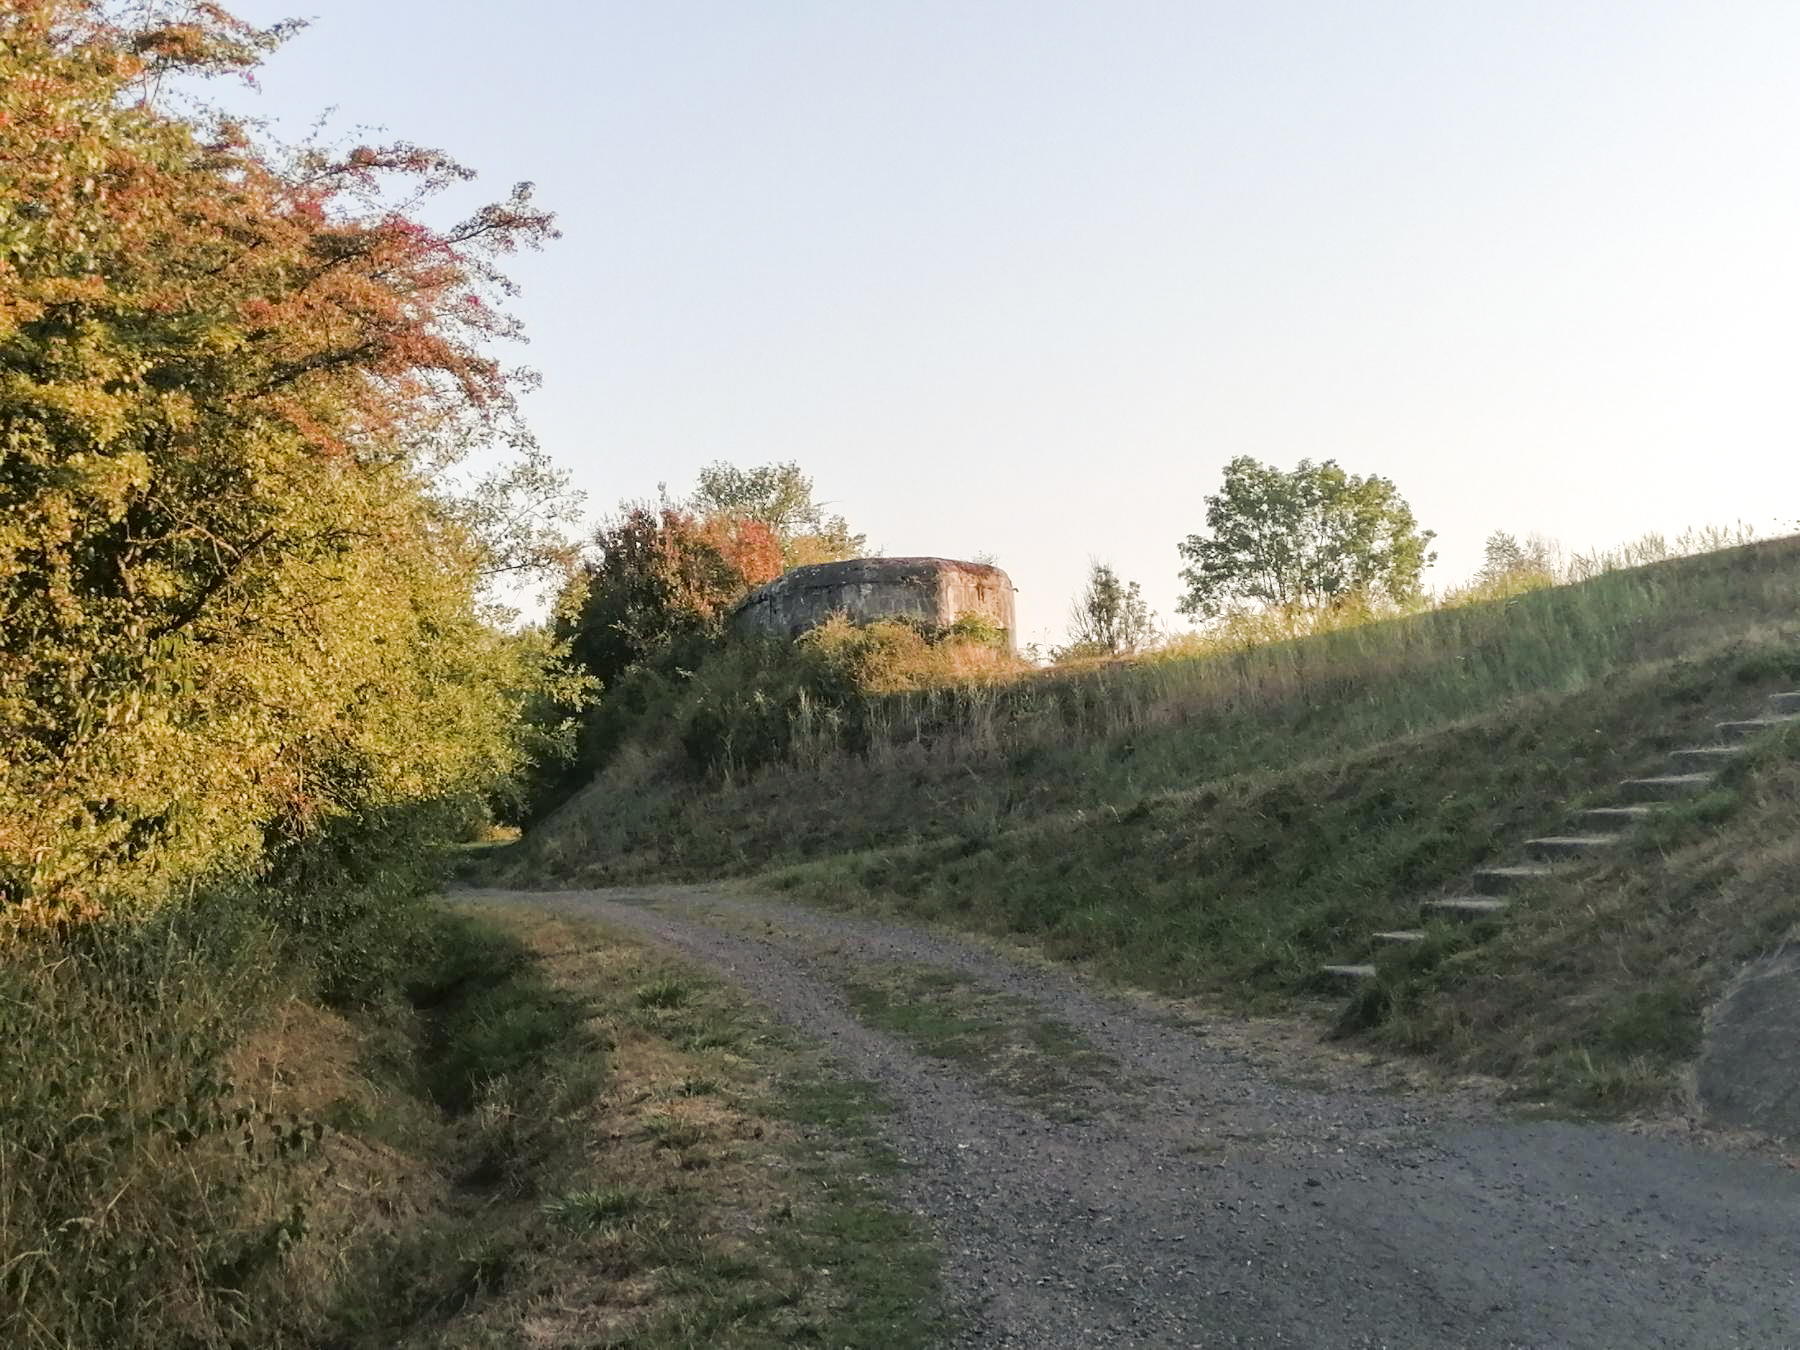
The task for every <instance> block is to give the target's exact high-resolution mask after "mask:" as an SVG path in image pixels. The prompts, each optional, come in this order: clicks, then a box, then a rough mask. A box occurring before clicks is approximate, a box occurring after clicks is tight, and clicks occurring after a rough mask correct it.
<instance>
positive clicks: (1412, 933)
mask: <svg viewBox="0 0 1800 1350" xmlns="http://www.w3.org/2000/svg"><path fill="white" fill-rule="evenodd" d="M1375 940H1376V941H1377V942H1387V943H1396V944H1399V943H1407V942H1423V941H1424V940H1425V930H1424V929H1423V928H1393V929H1389V930H1388V931H1387V932H1385V933H1377V934H1375Z"/></svg>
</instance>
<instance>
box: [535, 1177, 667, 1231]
mask: <svg viewBox="0 0 1800 1350" xmlns="http://www.w3.org/2000/svg"><path fill="white" fill-rule="evenodd" d="M644 1205H645V1201H644V1196H643V1193H642V1192H640V1191H637V1190H635V1189H632V1188H630V1187H626V1186H588V1187H584V1188H582V1189H581V1190H574V1191H567V1192H565V1193H564V1194H562V1195H559V1196H557V1197H556V1198H555V1199H554V1200H549V1201H546V1202H545V1204H544V1207H543V1209H544V1217H545V1218H547V1219H549V1220H550V1222H551V1223H553V1224H555V1225H556V1226H557V1227H558V1228H563V1229H567V1230H568V1231H569V1232H572V1233H594V1232H600V1231H603V1230H605V1229H609V1228H612V1227H614V1226H615V1225H616V1224H617V1223H618V1222H619V1220H621V1219H628V1218H630V1217H631V1216H632V1215H634V1214H637V1213H640V1212H641V1211H642V1210H643V1208H644Z"/></svg>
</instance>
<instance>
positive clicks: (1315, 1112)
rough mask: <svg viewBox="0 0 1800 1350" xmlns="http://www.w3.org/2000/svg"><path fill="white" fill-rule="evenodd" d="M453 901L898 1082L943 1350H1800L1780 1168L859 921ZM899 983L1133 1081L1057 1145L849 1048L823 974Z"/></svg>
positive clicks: (1795, 1180) (952, 1074)
mask: <svg viewBox="0 0 1800 1350" xmlns="http://www.w3.org/2000/svg"><path fill="white" fill-rule="evenodd" d="M460 895H461V896H463V897H466V898H468V899H471V900H479V901H483V902H486V903H521V904H530V905H535V906H543V907H546V908H554V909H560V910H567V911H571V912H576V913H581V914H587V915H591V916H593V917H595V918H599V919H603V920H605V921H607V922H609V923H613V924H616V925H619V926H621V927H624V928H629V929H633V930H636V931H637V932H639V933H641V934H644V935H646V936H648V937H651V938H654V939H657V940H659V941H662V942H665V943H667V944H669V945H670V946H672V947H674V948H676V949H678V950H679V951H681V952H682V953H684V954H685V955H687V956H688V957H690V958H692V959H694V960H696V961H698V962H701V963H703V964H705V965H707V966H709V967H711V968H713V969H714V970H716V971H717V972H719V973H720V974H722V975H723V976H725V977H726V978H728V979H730V980H732V981H733V982H735V983H736V984H738V985H739V986H741V987H742V988H743V989H745V990H746V991H747V992H748V993H750V994H751V995H752V996H753V997H754V998H756V999H757V1000H758V1001H759V1002H760V1003H762V1004H763V1005H765V1006H766V1007H768V1008H769V1009H770V1010H771V1011H772V1012H773V1013H774V1014H776V1015H777V1016H779V1017H781V1018H783V1019H784V1020H787V1021H789V1022H791V1023H792V1024H794V1025H795V1026H797V1027H799V1028H801V1029H802V1030H804V1031H806V1032H807V1033H809V1034H811V1035H813V1036H816V1037H818V1038H819V1039H821V1040H823V1041H825V1042H826V1043H827V1044H829V1045H830V1046H831V1047H832V1049H833V1050H834V1051H835V1052H836V1054H837V1055H838V1056H839V1057H841V1059H842V1060H843V1061H844V1062H845V1064H846V1065H847V1066H848V1067H849V1068H850V1069H851V1070H853V1071H854V1072H855V1073H857V1074H859V1075H861V1076H865V1077H868V1078H870V1079H872V1080H874V1081H876V1082H879V1083H880V1084H882V1085H883V1087H884V1088H886V1089H887V1091H888V1092H889V1093H890V1094H891V1095H892V1097H893V1098H894V1100H895V1101H896V1102H897V1103H898V1106H899V1109H898V1112H897V1114H896V1116H895V1118H894V1120H893V1122H892V1126H891V1129H892V1142H893V1143H894V1145H895V1147H896V1148H898V1150H899V1151H900V1153H901V1155H902V1156H903V1157H904V1158H905V1159H907V1161H908V1162H909V1163H911V1164H912V1167H911V1168H910V1169H909V1170H908V1171H907V1172H906V1173H905V1174H904V1179H903V1180H902V1182H901V1183H900V1187H901V1193H902V1199H903V1201H904V1202H905V1203H907V1204H910V1205H911V1206H913V1207H914V1208H915V1209H917V1210H918V1211H919V1212H921V1213H923V1214H926V1215H928V1216H929V1217H930V1219H931V1220H932V1222H933V1224H934V1225H935V1226H936V1228H937V1231H938V1232H939V1234H940V1235H941V1238H942V1241H943V1244H944V1250H945V1256H946V1272H945V1274H946V1282H947V1285H948V1287H949V1288H950V1290H951V1292H952V1294H953V1296H954V1297H955V1298H956V1300H957V1302H958V1304H959V1307H960V1309H961V1311H962V1313H963V1315H964V1321H963V1327H962V1331H961V1334H960V1338H959V1340H958V1342H957V1344H960V1345H971V1346H975V1345H978V1346H999V1347H1031V1348H1032V1350H1056V1348H1058V1347H1089V1346H1095V1347H1102V1346H1316V1347H1347V1348H1348V1347H1364V1346H1381V1347H1396V1348H1397V1347H1413V1346H1417V1347H1432V1348H1433V1350H1447V1348H1449V1347H1459V1346H1471V1347H1472V1346H1482V1347H1489V1346H1492V1347H1534V1348H1536V1347H1544V1348H1546V1350H1547V1348H1548V1347H1590V1346H1593V1347H1599V1346H1620V1347H1634V1348H1643V1347H1654V1346H1671V1347H1673V1346H1680V1347H1703V1348H1706V1350H1711V1348H1712V1347H1720V1348H1723V1347H1733V1346H1748V1347H1759V1348H1767V1350H1777V1348H1778V1347H1789V1348H1794V1350H1800V1172H1796V1171H1795V1170H1793V1169H1791V1168H1789V1167H1787V1166H1784V1165H1782V1164H1781V1163H1780V1162H1779V1161H1776V1160H1774V1159H1772V1158H1767V1157H1754V1156H1741V1155H1734V1154H1730V1153H1725V1152H1718V1151H1711V1150H1708V1149H1705V1148H1701V1147H1696V1146H1695V1145H1694V1144H1692V1143H1690V1142H1685V1141H1682V1140H1678V1139H1673V1138H1667V1137H1657V1136H1655V1135H1649V1134H1638V1133H1632V1132H1629V1131H1626V1130H1624V1129H1619V1128H1610V1127H1601V1126H1591V1125H1575V1124H1567V1123H1557V1122H1519V1121H1508V1120H1503V1119H1499V1118H1497V1117H1496V1116H1495V1115H1494V1113H1493V1112H1492V1111H1491V1109H1489V1108H1488V1107H1487V1106H1486V1104H1485V1101H1484V1099H1483V1098H1482V1097H1481V1096H1480V1095H1479V1094H1476V1093H1472V1092H1449V1093H1429V1094H1424V1093H1399V1092H1396V1091H1394V1090H1393V1089H1392V1087H1391V1085H1386V1084H1382V1083H1379V1082H1377V1083H1376V1084H1374V1085H1370V1083H1369V1082H1367V1081H1364V1080H1366V1079H1367V1077H1368V1071H1367V1069H1366V1067H1359V1066H1358V1064H1357V1063H1356V1062H1355V1061H1353V1060H1348V1059H1346V1058H1345V1057H1342V1056H1333V1055H1332V1054H1330V1052H1328V1051H1325V1050H1323V1049H1315V1050H1314V1051H1312V1052H1308V1051H1305V1050H1303V1049H1299V1048H1296V1047H1297V1046H1299V1044H1300V1041H1301V1040H1303V1039H1304V1038H1295V1040H1294V1042H1293V1043H1292V1044H1290V1045H1288V1046H1287V1047H1286V1052H1284V1051H1283V1047H1282V1046H1281V1045H1280V1044H1279V1043H1278V1041H1276V1040H1271V1039H1270V1038H1269V1037H1268V1036H1264V1037H1263V1038H1262V1039H1260V1040H1258V1039H1257V1038H1256V1037H1254V1036H1247V1034H1246V1033H1245V1030H1244V1026H1243V1024H1241V1023H1237V1022H1235V1021H1233V1020H1228V1019H1221V1020H1220V1021H1219V1022H1218V1023H1217V1024H1215V1025H1211V1026H1200V1027H1194V1026H1183V1025H1178V1024H1174V1023H1172V1022H1171V1021H1170V1020H1169V1019H1167V1018H1164V1017H1158V1016H1156V1015H1154V1013H1153V1011H1152V1009H1151V1006H1150V1005H1148V1004H1144V1003H1134V1002H1132V1001H1130V1000H1127V999H1124V998H1120V997H1112V996H1108V995H1105V994H1101V993H1097V992H1095V991H1094V990H1092V989H1091V988H1087V987H1084V986H1083V985H1081V984H1079V983H1078V982H1076V981H1075V980H1073V979H1071V978H1070V977H1068V976H1067V975H1065V974H1063V973H1061V972H1059V971H1057V970H1054V969H1045V968H1040V967H1037V966H1034V965H1032V964H1030V963H1028V962H1014V961H1011V960H1008V959H1006V958H1005V957H1004V956H1002V955H1000V954H998V953H997V952H995V951H993V950H991V949H989V948H985V947H983V946H981V945H979V944H977V943H973V942H962V941H958V940H956V939H954V938H949V937H944V936H940V935H936V934H931V933H925V932H921V931H918V930H913V929H908V928H904V927H900V926H896V925H891V924H885V923H879V922H875V921H872V920H865V919H855V918H847V917H843V916H838V915H827V914H820V913H816V912H814V911H810V910H803V909H798V908H795V907H792V906H785V905H781V904H778V903H774V902H764V901H761V900H751V899H745V898H743V897H741V896H734V895H731V894H727V893H724V892H720V891H716V890H711V889H708V888H703V887H684V888H677V887H658V888H640V889H633V890H613V891H572V892H506V891H467V892H461V893H460ZM896 960H898V961H915V962H925V963H929V964H933V965H939V966H946V967H952V968H954V969H957V970H959V971H961V972H963V973H965V974H967V975H969V976H972V977H975V978H978V979H979V980H980V981H981V982H982V983H984V984H987V985H989V986H991V987H993V988H995V989H998V990H1001V991H1004V992H1007V993H1011V994H1015V995H1018V996H1020V997H1023V998H1028V999H1030V1000H1032V1001H1033V1002H1035V1003H1037V1004H1039V1005H1040V1006H1041V1007H1042V1008H1043V1009H1044V1010H1045V1012H1046V1013H1048V1014H1049V1015H1051V1016H1053V1017H1055V1018H1057V1019H1059V1020H1062V1021H1064V1022H1066V1023H1068V1024H1069V1025H1070V1026H1072V1027H1074V1028H1075V1029H1077V1030H1078V1031H1079V1032H1080V1033H1081V1034H1082V1035H1083V1036H1085V1037H1086V1039H1087V1040H1088V1041H1089V1042H1090V1043H1091V1044H1092V1045H1094V1046H1095V1047H1096V1048H1099V1049H1101V1050H1104V1051H1106V1052H1107V1053H1109V1054H1111V1055H1113V1056H1116V1057H1117V1058H1118V1059H1119V1060H1120V1061H1121V1063H1122V1064H1123V1065H1125V1066H1126V1068H1127V1070H1128V1071H1129V1072H1128V1075H1127V1085H1126V1086H1122V1087H1121V1088H1119V1089H1118V1092H1119V1094H1120V1100H1119V1101H1118V1102H1116V1103H1115V1104H1114V1107H1115V1109H1109V1110H1105V1111H1103V1112H1102V1113H1101V1114H1099V1115H1098V1116H1097V1117H1095V1118H1094V1119H1089V1120H1082V1121H1080V1122H1077V1123H1066V1122H1057V1121H1053V1120H1050V1119H1048V1118H1046V1117H1045V1116H1044V1115H1042V1114H1039V1113H1036V1112H1034V1111H1031V1110H1028V1109H1025V1108H1022V1107H1018V1106H1012V1105H1008V1104H1006V1103H1004V1102H1000V1101H997V1100H993V1099H992V1098H991V1097H989V1096H986V1095H984V1094H983V1091H982V1088H981V1086H980V1084H979V1083H978V1082H976V1081H974V1080H970V1079H967V1078H964V1077H962V1076H959V1074H958V1073H957V1071H956V1070H955V1068H954V1067H953V1066H950V1065H947V1064H943V1063H939V1062H934V1061H928V1060H925V1059H921V1058H920V1057H918V1056H917V1055H915V1054H914V1053H912V1052H911V1051H910V1050H909V1049H908V1048H907V1047H906V1046H905V1045H903V1044H902V1043H900V1042H898V1041H895V1040H893V1039H892V1038H889V1037H887V1036H885V1035H882V1034H880V1033H878V1032H875V1031H873V1030H871V1029H869V1028H867V1027H865V1026H864V1025H862V1024H861V1023H860V1022H858V1021H857V1020H856V1018H855V1017H854V1016H853V1015H852V1014H851V1013H850V1011H849V1010H848V1008H847V1006H846V1004H845V1001H844V998H843V996H842V994H841V993H840V992H839V990H838V989H837V987H836V985H835V984H834V982H833V979H832V973H833V971H834V970H840V971H841V970H842V969H843V968H844V963H846V962H880V961H896Z"/></svg>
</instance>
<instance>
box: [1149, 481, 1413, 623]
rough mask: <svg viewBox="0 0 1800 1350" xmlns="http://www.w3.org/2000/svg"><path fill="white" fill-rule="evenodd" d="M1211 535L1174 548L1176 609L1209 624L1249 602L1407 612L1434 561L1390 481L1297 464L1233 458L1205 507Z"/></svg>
mask: <svg viewBox="0 0 1800 1350" xmlns="http://www.w3.org/2000/svg"><path fill="white" fill-rule="evenodd" d="M1206 526H1207V531H1208V533H1205V534H1191V535H1189V536H1188V537H1187V538H1186V539H1185V540H1183V541H1182V542H1181V543H1180V544H1179V545H1178V546H1177V547H1178V549H1179V551H1180V553H1181V556H1182V557H1183V558H1184V559H1186V560H1187V563H1188V566H1186V567H1184V568H1183V569H1182V570H1181V573H1180V576H1181V579H1182V581H1183V582H1185V583H1186V585H1187V590H1186V592H1185V593H1184V594H1183V595H1182V598H1181V600H1180V602H1179V604H1178V605H1177V609H1179V610H1180V612H1181V613H1183V614H1188V615H1193V616H1196V617H1200V618H1213V617H1217V616H1218V615H1220V614H1223V613H1226V612H1228V611H1229V610H1230V609H1231V608H1233V607H1234V606H1236V605H1241V604H1244V603H1246V602H1248V603H1253V604H1258V605H1264V606H1268V607H1271V608H1276V609H1284V610H1307V609H1321V608H1329V607H1332V606H1335V605H1338V604H1342V603H1345V602H1347V601H1350V600H1352V599H1354V600H1358V601H1360V602H1362V603H1366V604H1371V605H1378V606H1406V605H1410V604H1412V603H1414V602H1416V601H1417V600H1418V598H1419V595H1420V578H1421V576H1422V574H1423V572H1424V569H1425V568H1426V567H1429V566H1430V565H1431V564H1432V563H1433V562H1435V561H1436V559H1437V555H1436V554H1435V553H1432V552H1430V551H1429V549H1428V546H1429V545H1430V543H1431V540H1432V539H1433V538H1435V537H1436V536H1435V535H1434V534H1433V532H1432V531H1430V530H1425V531H1421V530H1420V529H1419V528H1418V523H1417V521H1416V520H1415V519H1414V517H1413V513H1412V508H1411V507H1409V506H1408V505H1407V504H1406V502H1405V500H1404V499H1403V498H1402V497H1401V496H1400V494H1399V492H1398V490H1396V488H1395V487H1394V484H1393V482H1392V481H1391V480H1389V479H1386V478H1381V477H1378V476H1376V475H1373V474H1370V475H1367V476H1359V475H1356V474H1351V473H1347V472H1345V471H1344V470H1343V469H1342V468H1340V467H1339V466H1338V464H1337V463H1336V461H1334V460H1326V461H1325V462H1324V463H1322V464H1314V463H1313V462H1312V461H1311V460H1301V461H1300V463H1299V465H1298V466H1297V467H1296V468H1295V469H1294V470H1293V471H1292V472H1291V473H1283V472H1282V471H1281V470H1279V469H1277V468H1274V467H1273V466H1271V465H1266V464H1261V463H1258V462H1257V461H1256V460H1254V459H1251V458H1249V457H1248V456H1240V457H1239V458H1237V459H1234V460H1232V461H1231V462H1230V463H1229V464H1227V465H1226V466H1225V481H1224V484H1223V486H1222V487H1221V488H1220V490H1219V491H1218V492H1216V493H1214V494H1212V495H1210V496H1208V497H1207V498H1206Z"/></svg>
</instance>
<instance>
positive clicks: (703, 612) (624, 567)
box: [561, 501, 781, 686]
mask: <svg viewBox="0 0 1800 1350" xmlns="http://www.w3.org/2000/svg"><path fill="white" fill-rule="evenodd" d="M780 573H781V557H780V550H779V548H778V546H777V544H776V541H775V537H774V534H773V532H772V531H771V530H770V529H769V527H768V526H766V525H765V524H763V523H762V522H761V521H755V520H742V519H736V520H734V519H729V518H725V517H720V516H714V517H711V518H709V519H702V518H700V517H698V516H696V515H695V514H694V513H693V512H692V511H690V510H687V509H686V508H684V507H682V506H680V505H678V504H676V503H673V502H668V501H664V502H662V503H660V504H656V505H651V504H645V503H639V504H636V505H628V506H626V507H625V508H624V509H623V510H622V511H621V512H620V513H619V514H618V515H616V516H614V517H613V518H612V519H610V520H608V521H606V522H605V523H603V524H602V525H601V526H600V527H599V528H598V529H597V530H596V531H595V532H594V536H593V540H592V544H591V551H590V557H589V558H588V560H587V561H586V562H585V563H584V564H583V565H582V567H581V570H580V573H579V575H578V576H577V578H576V580H575V584H574V588H573V591H572V593H571V595H570V596H568V597H565V600H564V604H563V619H562V620H561V622H562V625H563V627H562V632H563V634H564V636H565V637H566V639H567V641H568V644H569V651H570V655H571V656H572V657H573V658H574V659H575V660H576V661H577V662H578V663H579V664H580V666H581V667H582V669H584V670H585V671H587V672H588V673H589V674H590V675H592V676H593V677H594V678H595V679H597V680H599V681H600V682H601V684H602V686H610V685H612V684H614V683H615V682H616V681H617V680H618V678H619V677H620V676H621V675H623V674H624V673H625V672H626V671H628V670H630V669H631V668H632V667H634V666H636V665H638V664H640V663H641V662H643V661H645V660H646V659H648V658H649V657H651V656H653V655H654V654H656V653H657V652H658V651H660V650H661V649H663V648H665V647H667V646H668V645H669V644H671V643H673V642H674V641H676V640H677V639H678V638H681V637H683V636H686V635H690V634H703V633H707V632H711V631H716V629H717V628H718V626H719V624H720V623H721V622H722V621H723V619H724V617H725V615H726V613H727V612H728V611H729V610H730V608H731V606H732V605H734V604H736V602H737V601H738V600H739V599H741V598H742V597H743V596H744V595H745V594H746V593H747V592H748V591H749V590H750V589H751V588H752V587H754V586H758V585H761V584H762V583H763V582H765V581H769V580H772V579H773V578H775V577H776V576H779V575H780Z"/></svg>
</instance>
